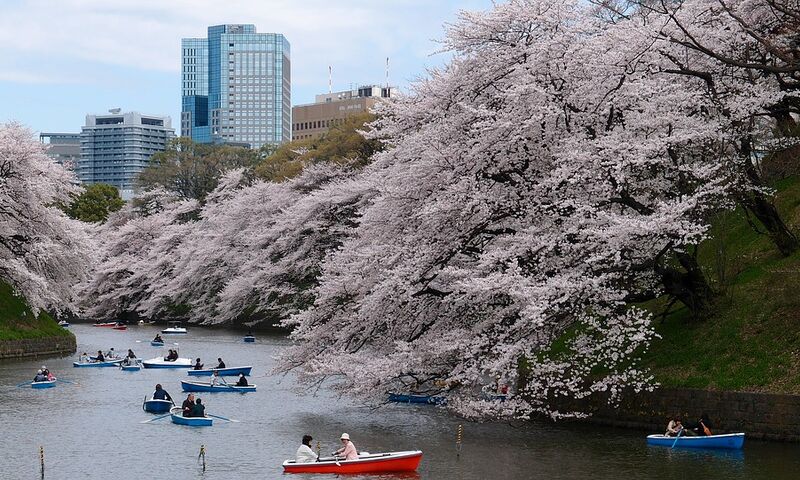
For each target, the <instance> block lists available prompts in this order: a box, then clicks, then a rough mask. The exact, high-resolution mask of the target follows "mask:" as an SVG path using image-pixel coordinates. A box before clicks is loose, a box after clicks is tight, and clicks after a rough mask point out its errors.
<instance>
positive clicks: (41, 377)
mask: <svg viewBox="0 0 800 480" xmlns="http://www.w3.org/2000/svg"><path fill="white" fill-rule="evenodd" d="M33 381H34V382H46V381H47V376H46V375H45V374H44V373H43V372H42V371H41V370H37V371H36V376H35V377H33Z"/></svg>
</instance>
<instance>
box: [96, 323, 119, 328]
mask: <svg viewBox="0 0 800 480" xmlns="http://www.w3.org/2000/svg"><path fill="white" fill-rule="evenodd" d="M92 326H93V327H108V328H113V327H116V326H117V322H105V323H95V324H93V325H92Z"/></svg>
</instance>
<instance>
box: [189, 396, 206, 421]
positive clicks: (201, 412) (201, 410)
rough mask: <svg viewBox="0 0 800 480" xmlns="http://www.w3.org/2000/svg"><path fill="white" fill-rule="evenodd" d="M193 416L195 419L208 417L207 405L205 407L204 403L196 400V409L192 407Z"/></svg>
mask: <svg viewBox="0 0 800 480" xmlns="http://www.w3.org/2000/svg"><path fill="white" fill-rule="evenodd" d="M192 416H193V417H205V416H206V407H205V405H203V402H201V401H200V399H199V398H198V399H197V400H195V402H194V407H192Z"/></svg>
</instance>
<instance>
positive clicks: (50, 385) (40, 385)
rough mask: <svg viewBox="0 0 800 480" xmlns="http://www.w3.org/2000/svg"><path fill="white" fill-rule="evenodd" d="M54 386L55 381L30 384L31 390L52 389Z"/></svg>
mask: <svg viewBox="0 0 800 480" xmlns="http://www.w3.org/2000/svg"><path fill="white" fill-rule="evenodd" d="M55 386H56V381H55V380H45V381H44V382H31V388H53V387H55Z"/></svg>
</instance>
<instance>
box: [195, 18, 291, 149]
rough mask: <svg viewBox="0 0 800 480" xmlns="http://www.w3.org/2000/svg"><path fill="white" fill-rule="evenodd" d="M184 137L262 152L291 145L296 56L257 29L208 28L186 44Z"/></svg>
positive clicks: (273, 35)
mask: <svg viewBox="0 0 800 480" xmlns="http://www.w3.org/2000/svg"><path fill="white" fill-rule="evenodd" d="M181 58H182V88H181V91H182V100H181V135H182V136H185V137H190V138H192V140H194V141H196V142H199V143H233V144H238V145H241V144H246V145H250V146H251V147H253V148H258V147H260V146H262V145H264V144H281V143H284V142H287V141H289V140H290V139H291V135H292V132H291V114H292V109H291V51H290V45H289V41H288V40H286V38H285V37H284V36H283V35H281V34H279V33H257V32H256V27H255V25H249V24H231V25H216V26H212V27H208V37H207V38H184V39H183V40H182V41H181Z"/></svg>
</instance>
